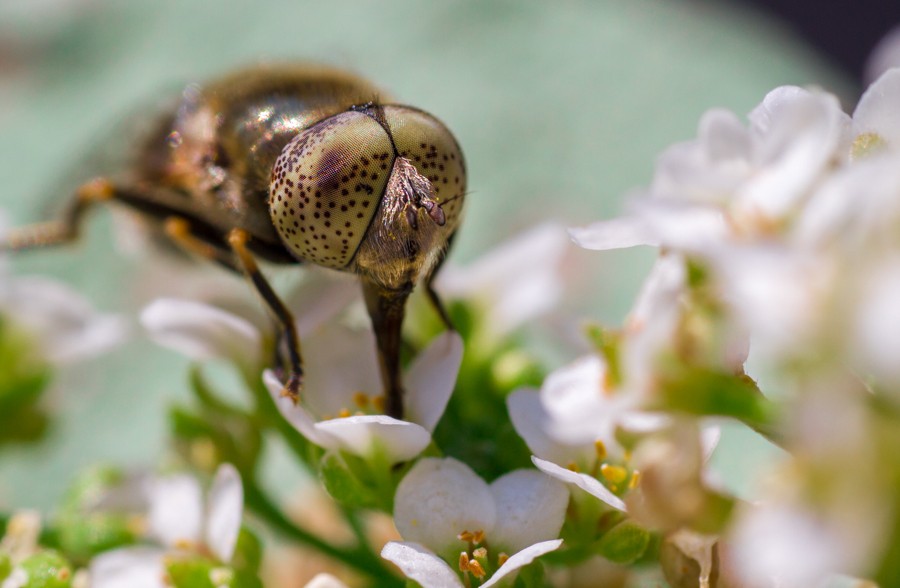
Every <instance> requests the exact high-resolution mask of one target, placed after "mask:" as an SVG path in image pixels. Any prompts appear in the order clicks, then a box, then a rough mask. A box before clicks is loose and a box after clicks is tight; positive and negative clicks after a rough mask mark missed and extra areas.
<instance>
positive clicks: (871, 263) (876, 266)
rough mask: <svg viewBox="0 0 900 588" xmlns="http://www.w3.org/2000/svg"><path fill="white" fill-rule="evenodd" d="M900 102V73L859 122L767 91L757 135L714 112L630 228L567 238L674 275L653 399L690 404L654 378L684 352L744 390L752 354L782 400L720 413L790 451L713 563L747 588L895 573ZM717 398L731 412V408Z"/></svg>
mask: <svg viewBox="0 0 900 588" xmlns="http://www.w3.org/2000/svg"><path fill="white" fill-rule="evenodd" d="M898 103H900V70H896V69H895V70H889V71H887V72H886V73H885V74H884V75H882V76H881V77H880V78H879V79H878V80H877V81H876V82H875V83H873V85H872V86H871V87H870V88H869V89H868V90H867V91H866V93H865V94H864V95H863V96H862V98H861V99H860V101H859V104H858V105H857V107H856V109H855V111H854V112H853V114H852V116H850V115H847V114H845V113H844V112H842V110H841V109H840V107H839V103H838V100H837V99H836V98H835V97H834V96H831V95H829V94H827V93H824V92H821V91H817V90H805V89H801V88H797V87H782V88H778V89H776V90H773V91H772V92H770V93H769V94H768V95H767V96H766V97H765V99H764V100H763V102H762V103H761V104H760V105H759V106H758V107H757V108H755V109H754V110H753V111H752V112H751V113H750V115H749V125H746V126H745V125H744V124H742V123H741V121H740V120H739V119H738V117H736V116H735V115H734V114H732V113H729V112H725V111H721V110H714V111H711V112H709V113H707V114H706V115H705V116H704V117H703V119H702V120H701V122H700V128H699V132H698V137H697V139H695V140H693V141H689V142H686V143H682V144H679V145H675V146H674V147H672V148H670V149H669V150H668V151H666V152H665V153H663V155H662V156H661V157H660V159H659V161H658V163H657V169H656V174H655V176H654V180H653V183H652V185H651V186H650V187H649V189H648V190H647V191H646V192H644V193H643V194H641V195H640V196H638V197H637V198H635V199H634V201H633V202H632V206H631V210H630V213H629V214H628V215H626V216H624V217H621V218H618V219H615V220H611V221H603V222H600V223H597V224H594V225H592V226H589V227H586V228H583V229H577V230H573V231H572V234H573V237H574V238H575V240H576V241H577V242H578V243H579V244H581V245H582V246H585V247H588V248H593V249H609V248H616V247H628V246H632V245H641V244H646V245H654V246H658V247H660V250H661V258H660V264H668V265H670V266H672V267H673V268H675V269H674V270H673V271H680V272H681V276H682V277H681V283H680V285H679V286H678V288H677V291H676V292H674V295H673V296H672V297H671V298H670V300H669V302H668V307H669V312H670V313H674V314H675V315H677V316H676V317H675V318H674V319H673V320H674V323H675V324H676V325H677V326H676V329H675V331H674V332H673V334H674V342H675V347H674V348H671V349H669V350H668V351H667V352H664V353H662V354H660V353H659V350H657V352H656V357H655V361H656V362H657V364H658V365H657V366H656V368H655V369H653V368H651V369H650V370H646V369H644V370H642V371H643V373H644V375H645V376H646V375H648V374H656V375H657V377H656V378H654V379H653V380H654V382H655V383H656V385H658V384H660V383H663V384H664V385H665V386H667V387H671V386H673V385H675V387H676V388H679V385H678V382H677V381H674V382H673V381H672V378H671V370H670V368H668V367H665V366H662V367H661V364H663V363H665V362H666V361H669V360H670V359H671V356H672V354H673V353H674V354H675V356H676V357H677V358H678V361H679V364H680V366H679V368H678V370H677V371H680V372H682V373H681V376H680V377H679V379H681V378H683V377H687V378H688V379H687V381H688V382H690V381H693V383H694V384H700V383H702V382H704V379H702V378H700V375H701V374H702V372H706V373H707V374H709V373H715V374H716V376H717V378H719V379H721V378H722V376H723V375H724V374H725V373H727V371H729V370H730V371H731V373H733V374H736V375H737V377H738V378H745V377H746V376H745V375H744V372H745V369H744V360H745V358H744V356H743V353H744V351H746V350H747V349H748V346H747V345H744V344H742V341H746V342H747V343H748V344H749V350H750V352H751V354H750V355H751V357H750V362H749V364H747V365H751V366H753V373H754V375H756V376H758V377H759V378H760V379H761V381H764V382H774V383H775V385H776V386H777V387H778V388H777V389H773V394H775V395H776V396H773V398H777V399H778V402H777V403H776V404H774V405H772V406H769V409H770V410H762V412H763V413H765V412H769V413H770V416H769V417H768V418H766V417H765V415H764V414H760V415H758V417H755V416H753V415H752V414H751V413H752V411H751V408H752V406H753V405H754V404H757V403H751V402H749V400H750V398H749V397H750V396H751V392H750V388H748V389H747V390H746V391H745V393H744V394H745V396H747V397H746V398H743V399H741V398H740V397H737V398H735V399H734V401H735V402H745V403H746V404H747V406H745V407H744V408H745V410H743V411H738V413H735V412H734V411H731V414H729V413H728V411H723V412H722V414H729V416H738V417H741V416H743V418H744V420H745V422H748V424H752V425H755V426H756V428H758V430H760V431H762V432H764V433H765V434H767V435H768V436H769V437H770V438H771V439H772V440H774V441H776V442H777V443H779V444H781V445H782V446H783V447H784V448H786V449H787V450H788V451H789V452H790V457H789V458H785V461H784V463H782V464H781V465H780V466H779V467H777V468H775V467H773V468H771V471H770V476H769V477H768V479H767V480H766V484H765V485H764V488H761V489H760V492H761V494H760V496H759V498H760V502H759V503H758V504H755V505H753V506H750V505H744V506H741V507H740V508H738V509H736V513H735V514H734V515H733V516H731V517H729V521H728V525H726V528H724V529H723V531H724V539H723V541H722V542H721V543H720V552H721V554H727V558H726V557H720V561H723V562H724V561H726V560H728V563H729V565H730V566H731V567H732V570H733V573H735V574H738V575H739V576H741V577H743V578H744V579H745V581H746V582H751V583H752V585H761V586H765V585H771V583H772V582H773V581H777V582H780V583H781V585H791V586H810V585H814V584H815V583H817V582H819V581H821V580H822V579H823V578H824V577H826V576H827V575H828V574H830V573H845V574H852V575H859V576H863V577H871V578H875V579H878V580H881V581H885V580H887V579H889V578H893V579H895V578H896V577H898V576H897V573H898V571H900V570H898V568H897V560H896V557H894V556H893V555H891V554H892V552H891V551H890V550H889V549H887V550H886V549H885V545H890V544H892V543H893V541H894V539H892V537H893V535H892V533H893V530H892V529H895V528H896V521H897V517H896V515H895V514H891V513H892V512H893V510H894V509H893V506H892V505H894V504H896V500H897V498H898V496H900V489H898V488H897V487H896V484H895V480H896V479H897V474H898V473H900V468H898V467H897V465H896V460H895V459H893V458H891V457H889V455H888V454H887V453H885V451H889V450H888V449H887V448H888V447H890V446H892V445H893V439H894V437H895V435H896V431H897V430H898V429H897V427H898V425H900V423H898V422H897V420H896V412H895V411H896V401H897V384H898V378H900V371H898V365H900V364H898V363H897V361H896V354H895V352H896V349H897V347H898V338H897V337H898V335H897V334H898V333H900V314H898V312H897V308H898V307H897V303H896V301H897V300H898V296H900V280H898V276H900V247H898V246H900V239H898V235H900V233H898V227H900V198H898V195H900V173H898V170H900V166H898V162H900V125H898V120H900V118H898V110H897V104H898ZM652 328H653V329H657V330H658V329H660V328H662V327H660V326H659V325H656V326H654V327H652ZM670 341H671V340H670ZM710 343H712V345H710ZM715 350H718V353H717V354H716V353H715ZM698 351H699V352H700V353H699V354H698ZM717 356H718V357H717ZM697 357H700V358H701V363H702V364H703V365H695V359H696V358H697ZM710 360H713V361H712V362H711V361H710ZM685 368H688V369H687V371H686V370H685ZM660 369H662V370H663V372H664V373H660ZM691 372H694V374H693V375H692V374H691ZM705 381H706V382H707V384H711V383H712V382H711V381H710V380H705ZM719 386H722V387H721V388H720V389H719V390H717V393H718V394H719V396H720V400H721V399H722V397H724V396H725V395H726V394H727V393H733V392H734V391H729V389H728V388H727V387H726V386H725V382H720V384H719ZM643 392H644V393H646V392H647V391H646V390H644V391H643ZM683 392H684V393H686V394H687V393H693V394H695V395H696V396H701V397H702V396H704V395H705V393H704V392H703V391H702V390H697V391H693V392H691V391H689V390H686V389H685V390H683ZM662 397H663V400H664V402H663V405H665V404H668V405H669V407H670V408H680V409H684V408H690V409H698V408H703V407H699V406H698V402H697V401H696V399H695V400H693V401H688V400H686V399H684V398H682V399H677V398H673V397H672V390H669V391H668V392H664V393H663V395H662ZM644 402H645V403H646V397H645V400H644ZM643 405H644V406H646V404H643ZM706 408H710V407H709V406H707V407H706ZM732 408H733V407H732ZM760 408H762V407H759V406H757V410H759V409H760ZM773 410H774V411H775V412H776V413H777V417H778V418H777V419H775V418H773V417H774V416H776V415H773V414H771V413H772V411H773ZM708 412H715V411H708ZM741 412H742V413H743V414H740V413H741ZM646 483H647V480H646V479H644V480H642V482H641V485H643V486H646ZM721 554H720V555H721ZM888 583H890V581H888Z"/></svg>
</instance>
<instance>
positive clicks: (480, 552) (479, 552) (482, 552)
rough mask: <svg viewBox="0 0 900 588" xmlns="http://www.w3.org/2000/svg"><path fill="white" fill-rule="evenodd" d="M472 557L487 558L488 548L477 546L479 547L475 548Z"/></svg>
mask: <svg viewBox="0 0 900 588" xmlns="http://www.w3.org/2000/svg"><path fill="white" fill-rule="evenodd" d="M472 557H475V558H478V559H484V558H486V557H487V549H486V548H484V547H479V548H477V549H474V550H473V551H472Z"/></svg>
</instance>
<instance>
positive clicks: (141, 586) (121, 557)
mask: <svg viewBox="0 0 900 588" xmlns="http://www.w3.org/2000/svg"><path fill="white" fill-rule="evenodd" d="M164 556H165V552H164V551H163V550H161V549H156V548H154V547H127V548H124V549H115V550H113V551H107V552H105V553H101V554H100V555H97V556H96V557H94V558H93V559H92V560H91V566H90V578H91V588H122V587H123V586H128V588H166V586H167V585H168V584H167V583H166V581H165V577H166V570H165V567H164V565H163V557H164Z"/></svg>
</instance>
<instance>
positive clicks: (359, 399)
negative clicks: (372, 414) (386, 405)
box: [353, 392, 369, 408]
mask: <svg viewBox="0 0 900 588" xmlns="http://www.w3.org/2000/svg"><path fill="white" fill-rule="evenodd" d="M353 404H355V405H356V406H358V407H359V408H369V397H368V396H366V394H365V392H354V393H353Z"/></svg>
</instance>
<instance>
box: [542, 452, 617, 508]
mask: <svg viewBox="0 0 900 588" xmlns="http://www.w3.org/2000/svg"><path fill="white" fill-rule="evenodd" d="M531 461H532V462H534V465H536V466H537V468H538V469H539V470H541V471H542V472H544V473H545V474H547V475H548V476H553V477H554V478H556V479H557V480H561V481H563V482H565V483H566V484H572V485H574V486H578V487H579V488H581V489H582V490H584V491H585V492H587V493H589V494H592V495H593V496H595V497H597V498H599V499H600V500H602V501H603V502H605V503H606V504H607V505H609V506H611V507H613V508H614V509H616V510H621V511H622V512H625V511H626V507H625V502H623V501H622V499H621V498H619V497H618V496H616V495H615V494H613V493H612V492H610V491H609V489H608V488H607V487H606V486H604V485H603V484H601V483H600V482H599V481H598V480H596V479H595V478H592V477H590V476H588V475H587V474H579V473H576V472H573V471H572V470H567V469H566V468H563V467H560V466H558V465H556V464H555V463H551V462H549V461H545V460H543V459H540V458H538V457H534V456H532V457H531Z"/></svg>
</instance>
